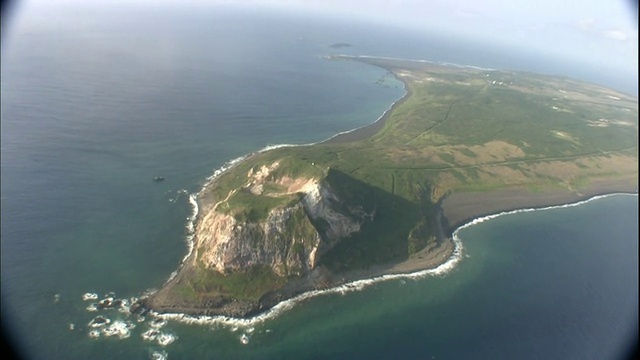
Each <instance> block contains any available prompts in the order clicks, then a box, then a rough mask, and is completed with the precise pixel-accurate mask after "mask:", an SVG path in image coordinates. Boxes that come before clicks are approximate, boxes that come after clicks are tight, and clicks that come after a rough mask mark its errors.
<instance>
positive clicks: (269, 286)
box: [179, 266, 290, 301]
mask: <svg viewBox="0 0 640 360" xmlns="http://www.w3.org/2000/svg"><path fill="white" fill-rule="evenodd" d="M288 280H290V279H287V278H283V277H279V276H277V275H275V274H274V273H273V272H272V271H271V269H269V268H266V267H260V266H254V267H251V268H248V269H245V270H244V271H242V272H235V273H229V274H221V273H219V272H217V271H215V270H208V269H204V268H198V269H196V270H195V273H194V274H192V276H191V277H190V278H189V280H188V281H187V284H185V285H182V286H181V287H180V288H179V291H180V292H181V293H182V294H183V295H186V296H188V297H190V298H191V297H198V296H206V295H208V294H215V295H217V296H228V297H232V298H234V299H238V300H249V301H256V300H259V299H260V297H261V296H262V295H264V294H265V293H268V292H270V291H273V290H276V289H278V288H280V287H282V286H283V285H284V284H286V282H287V281H288Z"/></svg>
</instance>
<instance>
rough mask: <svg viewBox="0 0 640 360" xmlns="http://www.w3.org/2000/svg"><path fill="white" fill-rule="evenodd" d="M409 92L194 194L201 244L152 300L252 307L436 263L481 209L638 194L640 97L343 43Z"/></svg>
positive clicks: (192, 309)
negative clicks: (351, 124)
mask: <svg viewBox="0 0 640 360" xmlns="http://www.w3.org/2000/svg"><path fill="white" fill-rule="evenodd" d="M331 59H332V60H349V61H361V62H364V63H366V64H369V65H374V66H378V67H382V68H384V69H386V70H388V71H390V72H391V73H392V74H394V76H396V78H397V79H399V80H401V81H402V82H403V83H404V85H405V90H406V94H405V96H403V97H402V98H401V99H399V100H398V101H396V102H395V103H394V104H393V105H392V106H391V107H390V108H389V109H388V110H387V111H386V112H385V113H384V114H383V115H382V116H381V117H380V118H379V119H378V120H377V121H376V122H375V123H373V124H371V125H369V126H365V127H362V128H359V129H356V130H353V131H351V132H347V133H343V134H339V135H337V136H335V137H333V138H331V139H329V140H327V141H324V142H321V143H318V144H312V145H305V146H297V147H282V148H276V149H272V150H269V151H264V152H258V153H254V154H252V155H250V156H248V157H246V158H245V159H244V160H242V161H239V162H237V163H235V164H234V165H233V166H231V167H229V168H228V169H227V170H226V171H224V172H223V173H221V174H218V175H217V176H216V177H215V178H214V179H212V180H211V181H210V182H209V183H208V184H206V186H205V187H204V188H203V190H202V191H201V192H200V193H199V194H198V197H197V206H198V208H199V209H200V212H199V214H198V216H197V219H195V232H194V237H193V251H191V252H190V254H189V256H188V257H186V258H185V260H184V261H183V263H182V264H181V266H180V269H179V271H178V272H177V275H176V276H175V277H173V278H172V279H171V280H170V281H168V282H167V283H166V284H165V285H164V286H163V288H162V289H160V290H158V291H157V292H155V293H154V294H152V295H151V296H149V297H147V298H145V299H143V300H142V303H141V304H142V306H143V307H146V308H148V309H151V310H153V311H156V312H159V313H183V314H190V315H207V316H213V315H222V316H232V317H241V318H242V317H251V316H255V315H257V314H260V313H262V312H265V311H267V310H269V309H270V308H272V307H273V306H275V305H276V304H278V303H279V302H282V301H284V300H287V299H290V298H293V297H295V296H299V295H300V294H303V293H305V292H310V291H318V290H323V289H330V288H333V287H336V286H340V285H344V284H347V283H350V282H353V281H356V280H360V279H367V278H375V277H379V276H383V275H388V274H409V273H413V272H416V271H421V270H425V269H431V268H436V267H438V266H440V265H442V264H443V263H445V262H447V261H452V259H453V258H454V257H456V256H459V250H460V249H459V246H460V244H458V243H456V242H454V241H453V240H452V233H453V231H454V230H455V229H456V228H457V227H458V226H460V225H462V224H464V223H466V222H468V221H470V220H472V219H474V218H476V217H479V216H484V215H489V214H493V213H498V212H502V211H509V210H514V209H520V208H532V207H534V208H535V207H546V206H552V205H560V204H565V203H571V202H576V201H580V200H584V199H587V198H589V197H592V196H595V195H602V194H607V193H613V192H632V193H633V192H637V181H638V176H637V174H638V169H637V163H638V161H637V160H638V156H637V154H638V151H637V131H638V107H637V99H635V98H632V97H630V96H628V95H625V94H621V93H618V92H615V91H613V90H610V89H606V88H602V87H599V86H596V85H592V84H585V83H581V82H578V81H575V80H571V79H565V78H555V77H550V76H544V75H536V74H529V73H517V72H512V71H497V70H491V69H480V68H475V67H460V66H458V67H453V66H443V65H439V64H433V63H429V62H424V61H421V62H416V61H408V60H398V59H387V58H372V57H347V56H333V57H331Z"/></svg>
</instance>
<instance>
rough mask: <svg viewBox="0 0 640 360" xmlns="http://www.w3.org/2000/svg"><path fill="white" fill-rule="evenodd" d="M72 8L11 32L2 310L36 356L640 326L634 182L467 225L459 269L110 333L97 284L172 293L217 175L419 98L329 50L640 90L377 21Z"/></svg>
mask: <svg viewBox="0 0 640 360" xmlns="http://www.w3.org/2000/svg"><path fill="white" fill-rule="evenodd" d="M142 10H144V11H142ZM59 11H60V12H47V13H46V14H43V13H42V12H27V13H20V12H19V11H18V12H16V14H17V15H16V17H15V18H14V19H12V20H13V21H12V24H11V26H10V27H9V28H8V30H7V31H4V34H3V44H2V47H3V48H2V65H3V66H2V69H1V72H2V73H1V86H2V95H1V96H2V98H1V116H2V122H1V145H0V146H1V152H2V163H1V171H2V188H1V191H2V193H1V201H2V203H1V205H2V212H1V222H2V226H1V231H2V234H1V241H2V243H1V244H2V255H1V256H2V265H1V269H2V319H3V325H4V326H6V329H7V333H10V334H11V336H12V337H13V339H14V340H15V341H16V344H17V345H18V346H19V350H20V351H21V352H23V353H24V354H25V355H26V356H27V357H28V358H34V359H50V358H60V359H63V358H64V359H88V358H92V359H108V358H142V359H144V358H149V357H151V356H152V354H153V353H154V352H157V353H163V354H168V355H169V356H170V358H172V359H175V358H178V359H187V358H326V357H332V358H345V359H346V358H374V357H380V356H383V357H391V356H394V357H395V355H397V354H402V355H403V356H402V357H404V358H426V357H427V356H435V357H436V358H461V357H474V358H496V357H508V358H560V357H562V358H585V357H590V358H606V357H608V355H611V354H614V352H615V351H616V349H618V348H620V347H622V346H624V342H625V341H626V340H627V339H626V338H625V336H626V334H628V333H629V331H630V330H633V329H634V328H635V329H636V331H637V322H636V323H633V321H632V320H634V319H637V307H636V306H635V305H637V301H638V287H637V280H638V279H637V269H638V259H637V246H638V242H637V237H638V225H637V220H636V219H637V215H638V213H637V205H638V201H637V197H636V196H615V197H610V198H605V199H600V200H597V201H593V202H590V203H588V204H587V205H582V206H578V207H572V208H566V209H558V210H548V211H544V212H534V213H526V214H517V215H510V216H504V217H500V218H498V219H494V220H491V221H487V222H484V223H482V224H481V225H478V226H473V227H469V228H466V229H464V230H462V231H461V233H460V237H461V239H462V240H463V242H464V244H465V245H464V246H465V257H464V258H463V260H462V261H461V262H460V264H459V265H458V266H457V267H456V268H455V269H454V270H453V271H452V272H451V273H449V274H447V275H446V276H443V277H428V278H425V279H422V280H393V281H388V282H384V283H378V284H376V285H372V286H370V287H367V288H366V289H365V290H363V291H360V292H351V293H348V294H346V295H326V296H320V297H316V298H313V299H309V300H306V301H304V302H303V303H300V304H298V305H297V306H295V307H293V308H292V309H290V310H288V311H287V312H285V313H283V314H281V315H280V316H279V317H277V318H276V319H273V320H268V321H266V322H264V323H259V324H256V325H252V328H253V331H252V330H251V329H250V328H243V327H240V328H238V329H235V330H234V328H233V326H222V325H210V326H195V325H186V324H181V323H177V322H169V323H168V324H167V325H165V326H164V327H163V328H162V331H163V332H165V333H167V334H171V335H174V336H176V337H177V340H176V341H175V342H173V343H172V344H170V345H167V346H165V347H163V346H161V345H159V344H158V343H157V342H147V341H144V340H143V339H142V338H141V334H142V333H143V332H145V331H146V330H147V329H149V327H150V324H149V320H148V319H147V320H145V321H142V322H138V320H139V319H137V318H135V317H126V315H125V314H122V313H119V312H117V311H115V310H113V311H111V312H105V313H103V315H105V316H107V317H109V318H110V319H112V320H114V321H115V320H117V319H122V320H123V321H130V322H131V325H135V328H133V329H131V330H130V337H128V338H125V339H119V338H118V337H117V336H114V337H104V336H103V337H100V338H98V339H93V338H91V337H90V336H89V331H90V330H91V328H90V327H89V326H88V323H89V321H90V320H91V319H93V318H94V317H95V316H96V315H97V313H95V312H89V311H87V310H86V307H87V306H88V305H89V304H90V303H91V302H90V301H83V300H82V294H84V293H86V292H96V293H98V294H99V295H100V297H102V296H103V295H104V294H106V293H108V292H111V291H113V292H115V294H116V296H117V297H125V298H130V297H134V296H140V295H141V294H143V293H144V292H145V291H148V290H150V289H153V288H157V287H159V286H161V285H162V283H163V282H164V281H165V280H166V279H167V278H168V277H169V275H170V274H171V273H172V272H173V271H174V270H175V269H176V267H177V265H178V263H179V261H180V260H181V259H182V257H183V256H184V255H185V253H186V251H187V248H186V243H185V238H186V235H187V234H186V228H185V226H186V225H187V222H188V221H187V218H188V217H189V216H191V214H192V207H191V205H190V203H189V201H188V195H189V194H192V193H195V192H197V191H198V190H199V189H200V188H201V186H202V185H203V183H204V182H205V181H206V178H207V177H208V176H210V175H211V174H212V173H213V172H214V170H216V169H218V168H220V167H221V166H223V165H224V164H225V163H226V162H228V161H229V160H231V159H234V158H237V157H239V156H242V155H244V154H247V153H249V152H253V151H257V150H259V149H261V148H263V147H265V146H268V145H275V144H282V143H290V144H304V143H311V142H317V141H321V140H323V139H326V138H328V137H330V136H332V135H334V134H336V133H338V132H341V131H346V130H349V129H353V128H356V127H359V126H362V125H365V124H368V123H371V122H373V121H374V120H375V119H377V118H378V116H380V114H382V112H383V111H384V110H385V109H387V108H388V107H389V105H390V104H391V103H392V102H393V101H395V100H397V99H398V98H400V97H401V96H402V95H403V94H404V89H403V86H402V83H400V82H399V81H397V80H395V79H394V78H393V77H392V76H391V75H390V74H388V73H387V72H386V71H385V70H382V69H379V68H375V67H371V66H367V65H363V64H360V63H355V62H349V61H328V60H325V59H323V56H324V55H328V54H332V53H347V54H352V55H375V56H391V57H399V58H413V59H426V60H431V61H443V62H452V63H461V64H468V65H475V66H483V67H492V68H509V69H522V70H529V71H534V70H535V71H540V72H544V73H551V74H553V73H556V74H564V75H570V76H574V77H580V78H582V79H585V80H588V81H593V82H598V83H602V84H606V85H609V86H614V87H616V88H618V89H620V90H622V91H625V92H632V91H631V90H629V89H628V88H625V86H626V85H624V82H620V78H619V77H616V76H613V77H610V78H604V77H602V78H595V77H593V76H596V75H593V74H596V73H597V74H600V75H597V76H604V75H602V74H601V73H600V72H598V71H592V70H593V69H575V68H572V67H571V64H559V63H558V62H551V61H541V60H540V59H532V58H531V56H529V55H530V54H513V53H509V52H508V51H505V50H501V49H497V48H492V47H490V46H487V45H484V44H474V43H473V42H469V41H462V40H456V41H452V40H450V39H444V38H440V37H437V36H435V35H430V34H409V33H405V32H403V31H402V30H400V29H394V28H380V27H376V26H373V25H371V24H365V23H358V22H353V23H348V24H347V23H344V22H339V21H336V20H330V19H320V18H298V17H294V16H292V15H291V14H281V13H261V12H256V11H246V10H245V11H240V10H237V9H228V8H216V9H210V10H207V11H193V10H183V11H180V12H176V11H175V10H172V11H169V10H162V9H134V8H129V9H127V10H122V9H117V8H111V9H101V10H100V11H97V10H95V9H91V8H79V9H75V10H74V11H72V12H65V11H62V10H59ZM45 15H46V16H45ZM3 30H5V29H3ZM398 39H401V40H402V41H398ZM338 42H344V43H350V44H352V46H351V47H344V48H339V49H334V48H331V47H330V45H331V44H334V43H338ZM569 69H571V71H569ZM582 73H584V74H582ZM581 74H582V75H581ZM585 74H590V75H588V76H587V75H585ZM589 76H591V77H589ZM621 84H622V85H621ZM636 91H637V90H636ZM156 176H163V177H165V181H163V182H159V183H154V182H153V181H152V179H153V178H154V177H156ZM242 334H247V335H248V336H249V338H250V341H249V343H248V344H247V345H243V344H242V343H241V342H240V340H239V337H240V336H241V335H242ZM461 344H464V346H461Z"/></svg>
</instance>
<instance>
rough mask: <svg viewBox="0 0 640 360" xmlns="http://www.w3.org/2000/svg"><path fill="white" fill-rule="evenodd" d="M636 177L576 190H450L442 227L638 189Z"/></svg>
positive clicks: (635, 191)
mask: <svg viewBox="0 0 640 360" xmlns="http://www.w3.org/2000/svg"><path fill="white" fill-rule="evenodd" d="M637 191H638V184H637V180H636V178H632V177H629V178H620V179H602V180H592V181H591V182H590V183H589V184H588V185H587V186H585V187H584V188H580V189H578V190H574V191H570V190H561V189H556V190H545V191H544V192H532V191H530V190H528V189H525V188H506V189H500V190H494V191H485V192H460V193H453V194H450V195H448V196H446V197H445V198H444V200H443V201H442V209H443V212H444V217H445V219H446V220H445V227H446V229H447V232H448V233H449V234H451V233H452V232H453V231H454V230H455V229H456V228H458V227H459V226H461V225H463V224H465V223H467V222H469V221H471V220H473V219H476V218H478V217H481V216H486V215H491V214H497V213H500V212H504V211H511V210H517V209H524V208H543V207H548V206H556V205H563V204H569V203H574V202H578V201H582V200H587V199H589V198H592V197H594V196H597V195H605V194H612V193H637Z"/></svg>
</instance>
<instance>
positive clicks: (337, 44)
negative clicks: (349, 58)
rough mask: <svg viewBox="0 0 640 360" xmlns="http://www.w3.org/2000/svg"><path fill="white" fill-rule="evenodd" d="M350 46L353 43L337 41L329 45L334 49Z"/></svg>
mask: <svg viewBox="0 0 640 360" xmlns="http://www.w3.org/2000/svg"><path fill="white" fill-rule="evenodd" d="M351 46H353V45H351V44H348V43H343V42H339V43H335V44H332V45H330V46H329V47H331V48H334V49H340V48H345V47H351Z"/></svg>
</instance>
